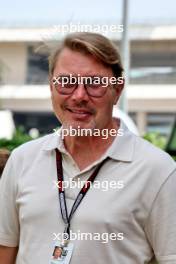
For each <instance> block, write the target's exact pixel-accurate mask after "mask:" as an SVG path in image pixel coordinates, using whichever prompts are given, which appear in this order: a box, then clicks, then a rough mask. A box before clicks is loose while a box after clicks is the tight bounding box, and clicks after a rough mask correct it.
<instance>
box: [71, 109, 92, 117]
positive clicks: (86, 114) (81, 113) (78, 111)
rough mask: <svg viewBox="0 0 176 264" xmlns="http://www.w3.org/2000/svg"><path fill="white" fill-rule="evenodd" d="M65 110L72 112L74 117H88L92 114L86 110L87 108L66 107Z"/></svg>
mask: <svg viewBox="0 0 176 264" xmlns="http://www.w3.org/2000/svg"><path fill="white" fill-rule="evenodd" d="M67 110H68V111H69V112H70V113H72V114H73V115H74V116H75V117H78V118H79V117H82V118H83V117H84V118H85V117H89V116H90V115H92V112H90V111H88V110H82V109H70V108H67Z"/></svg>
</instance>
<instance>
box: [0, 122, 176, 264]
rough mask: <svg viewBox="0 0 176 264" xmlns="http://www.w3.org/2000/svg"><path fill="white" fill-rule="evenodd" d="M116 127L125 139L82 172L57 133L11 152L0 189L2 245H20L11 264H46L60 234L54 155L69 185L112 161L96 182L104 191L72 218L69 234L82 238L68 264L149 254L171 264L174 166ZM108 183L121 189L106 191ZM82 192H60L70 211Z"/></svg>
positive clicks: (175, 252) (137, 260) (134, 262)
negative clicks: (59, 157) (57, 152)
mask: <svg viewBox="0 0 176 264" xmlns="http://www.w3.org/2000/svg"><path fill="white" fill-rule="evenodd" d="M120 128H121V129H123V130H124V135H123V136H117V137H116V139H115V140H114V141H113V143H112V145H111V146H110V147H109V149H108V151H107V152H106V153H105V154H104V155H103V157H102V158H101V159H100V160H98V161H96V162H94V163H93V164H92V165H91V166H88V167H87V168H86V169H84V170H83V171H80V170H79V168H78V167H77V165H76V164H75V162H74V160H73V159H72V158H71V156H70V155H69V154H68V153H67V151H66V150H65V148H64V145H63V142H62V140H61V138H60V137H59V136H56V134H51V135H47V136H45V137H42V138H40V139H37V140H34V141H32V142H28V143H26V144H24V145H22V146H20V147H19V148H17V149H16V150H14V151H13V153H12V155H11V156H10V158H9V160H8V163H7V165H6V168H5V170H4V173H3V175H2V179H1V182H0V183H1V185H0V244H1V245H5V246H10V247H15V246H19V251H18V255H17V260H16V264H37V263H42V264H49V261H50V258H51V255H52V252H53V248H54V243H55V240H56V234H61V233H62V232H63V230H64V224H63V220H62V217H61V213H60V206H59V200H58V190H57V188H56V185H55V184H54V183H55V182H56V181H57V172H56V160H55V151H54V149H55V148H58V149H59V150H60V151H61V152H62V156H63V172H64V180H65V181H69V180H70V181H71V182H72V183H78V182H79V181H80V180H86V179H87V178H88V177H89V176H90V175H91V173H92V172H93V171H94V169H95V167H96V166H97V164H99V163H100V162H101V161H102V160H103V159H105V158H106V157H109V158H110V159H109V160H108V161H107V162H106V163H105V164H104V165H103V167H102V168H101V170H100V171H99V173H98V175H97V178H96V181H97V183H100V184H102V185H101V188H98V187H97V188H95V187H94V188H90V190H89V191H88V193H87V194H86V196H85V197H84V199H83V200H82V202H81V204H80V206H79V207H78V209H77V210H76V212H75V214H74V215H73V218H72V221H71V231H72V232H73V233H76V234H77V235H80V236H79V237H78V239H77V240H72V242H73V243H74V251H73V256H72V259H71V264H82V263H85V264H92V263H96V264H107V263H111V264H129V263H130V264H142V263H148V261H149V260H150V259H151V258H152V257H153V256H154V255H155V256H156V258H157V259H158V261H159V263H160V264H175V263H176V165H175V162H174V161H173V160H172V159H171V158H170V157H169V155H167V154H166V153H165V152H163V151H161V150H159V149H158V148H156V147H154V146H153V145H151V144H150V143H148V142H147V141H145V140H143V139H141V138H140V137H137V136H135V135H133V134H132V133H131V132H130V131H129V130H128V129H127V128H126V126H125V125H124V124H123V123H122V122H121V126H120ZM85 151H86V149H85ZM105 182H106V183H108V184H110V183H112V182H116V183H118V184H119V183H121V184H120V185H118V184H117V186H118V187H119V188H112V186H111V185H109V189H108V190H105V188H103V186H104V185H103V183H105ZM122 183H123V184H122ZM113 186H114V185H113ZM117 186H116V187H117ZM122 186H123V187H122ZM79 189H80V188H79V187H77V188H67V189H66V190H65V192H66V202H67V206H68V211H69V212H70V209H71V206H72V204H73V202H74V200H75V198H76V196H77V194H78V192H79ZM81 234H89V235H87V237H86V235H85V236H84V237H82V238H81ZM95 234H96V235H95ZM97 234H99V235H100V236H99V237H98V235H97ZM103 234H106V235H103ZM112 234H116V235H117V236H116V239H115V238H114V236H115V235H112ZM120 234H121V235H120ZM122 234H123V239H121V238H122ZM107 235H108V239H105V237H106V238H107ZM117 237H118V239H117ZM106 242H107V243H106Z"/></svg>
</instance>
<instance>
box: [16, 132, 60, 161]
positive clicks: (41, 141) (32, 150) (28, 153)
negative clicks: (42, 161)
mask: <svg viewBox="0 0 176 264" xmlns="http://www.w3.org/2000/svg"><path fill="white" fill-rule="evenodd" d="M54 140H56V136H55V134H54V133H52V134H48V135H45V136H43V137H40V138H38V139H34V140H31V141H28V142H26V143H24V144H22V145H20V146H19V147H17V148H15V149H14V150H13V151H12V154H11V156H12V159H17V158H21V159H22V160H23V159H24V158H25V157H26V158H27V159H30V157H31V158H34V157H36V156H37V155H39V154H40V153H42V152H43V150H44V149H45V148H46V146H48V145H49V144H52V143H53V141H54Z"/></svg>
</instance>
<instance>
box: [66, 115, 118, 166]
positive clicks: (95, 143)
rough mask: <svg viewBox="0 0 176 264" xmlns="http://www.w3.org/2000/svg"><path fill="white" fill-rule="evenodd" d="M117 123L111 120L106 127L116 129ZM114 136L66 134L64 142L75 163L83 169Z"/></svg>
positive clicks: (107, 145)
mask: <svg viewBox="0 0 176 264" xmlns="http://www.w3.org/2000/svg"><path fill="white" fill-rule="evenodd" d="M118 128H119V123H118V122H117V120H113V122H112V124H111V125H110V126H108V127H107V128H106V129H108V131H109V130H110V129H116V130H118ZM115 137H116V136H112V135H110V134H109V133H108V136H107V138H105V136H104V135H101V136H76V137H73V136H66V137H65V138H64V144H65V147H66V149H67V151H68V152H69V153H70V155H71V156H72V158H73V159H74V160H75V162H76V163H77V165H78V167H79V168H80V169H84V168H85V167H87V166H88V165H90V164H91V163H93V162H94V161H96V160H97V159H99V158H100V157H101V156H102V155H103V154H104V153H105V152H106V150H107V149H108V148H109V146H110V145H111V144H112V142H113V141H114V139H115Z"/></svg>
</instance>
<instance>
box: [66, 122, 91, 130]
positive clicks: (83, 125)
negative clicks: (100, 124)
mask: <svg viewBox="0 0 176 264" xmlns="http://www.w3.org/2000/svg"><path fill="white" fill-rule="evenodd" d="M62 125H63V128H67V129H69V128H70V127H72V128H73V129H78V128H79V129H91V130H94V129H95V128H96V124H95V122H94V121H91V122H87V123H85V122H80V121H66V122H63V124H62Z"/></svg>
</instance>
